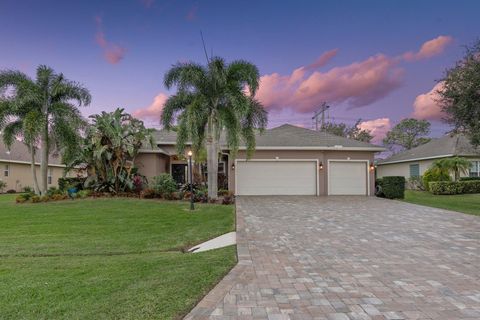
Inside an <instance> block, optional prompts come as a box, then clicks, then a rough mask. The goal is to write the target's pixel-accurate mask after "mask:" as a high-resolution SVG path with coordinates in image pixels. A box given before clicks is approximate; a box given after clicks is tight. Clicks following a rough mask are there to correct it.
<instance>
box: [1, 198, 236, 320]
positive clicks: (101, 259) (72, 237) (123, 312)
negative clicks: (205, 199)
mask: <svg viewBox="0 0 480 320" xmlns="http://www.w3.org/2000/svg"><path fill="white" fill-rule="evenodd" d="M197 208H198V210H196V211H195V213H190V212H189V211H188V204H185V203H179V202H161V201H154V200H151V201H150V200H137V199H96V200H94V199H89V200H76V201H68V200H67V201H60V202H52V203H42V204H20V205H17V204H14V196H12V195H2V196H0V221H1V223H0V243H1V245H0V310H2V311H1V316H0V318H8V319H17V318H23V319H25V318H27V319H32V318H34V319H59V318H62V319H66V318H67V319H70V318H71V319H92V318H103V319H105V318H106V319H176V318H179V317H181V316H182V315H184V314H186V313H187V312H188V311H189V310H190V309H191V308H192V307H193V306H194V305H195V303H196V302H197V301H198V300H199V299H200V298H201V297H202V296H203V295H204V294H206V293H207V292H208V291H209V290H210V289H211V288H212V287H213V286H214V285H215V284H216V283H217V282H218V281H219V280H220V279H221V278H222V277H223V276H224V275H225V274H226V273H227V272H228V271H229V270H230V269H231V268H232V267H233V265H234V264H235V263H236V255H235V247H234V246H231V247H227V248H223V249H218V250H212V251H208V252H204V253H198V254H184V253H182V251H181V250H182V249H184V248H186V247H189V246H190V245H193V244H196V243H199V242H202V241H205V240H208V239H210V238H213V237H215V236H218V235H220V234H223V233H226V232H229V231H232V230H234V214H233V207H232V206H221V205H198V206H197Z"/></svg>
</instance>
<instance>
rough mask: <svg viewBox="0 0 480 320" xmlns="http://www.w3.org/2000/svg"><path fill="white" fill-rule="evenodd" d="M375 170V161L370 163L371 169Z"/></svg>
mask: <svg viewBox="0 0 480 320" xmlns="http://www.w3.org/2000/svg"><path fill="white" fill-rule="evenodd" d="M373 170H375V165H374V164H373V163H371V164H370V171H373Z"/></svg>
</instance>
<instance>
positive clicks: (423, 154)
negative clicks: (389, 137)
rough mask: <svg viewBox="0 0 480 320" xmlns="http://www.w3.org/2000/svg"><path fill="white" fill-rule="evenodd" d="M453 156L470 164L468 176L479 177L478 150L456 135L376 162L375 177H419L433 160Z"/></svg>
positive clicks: (479, 160) (479, 158)
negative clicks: (468, 161) (466, 160)
mask: <svg viewBox="0 0 480 320" xmlns="http://www.w3.org/2000/svg"><path fill="white" fill-rule="evenodd" d="M455 156H458V157H465V158H468V159H469V160H470V161H471V162H472V166H471V168H470V170H469V172H468V175H469V176H471V177H479V176H480V148H474V147H473V146H472V145H471V144H470V142H469V140H468V138H467V137H466V136H464V135H462V134H458V135H445V136H443V137H441V138H438V139H433V140H431V141H430V142H428V143H425V144H423V145H421V146H418V147H416V148H413V149H410V150H406V151H403V152H400V153H397V154H394V155H393V156H391V157H390V158H388V159H385V160H380V161H378V163H377V177H378V178H381V177H385V176H404V177H405V179H408V178H411V177H419V176H421V175H423V173H424V172H425V171H426V170H427V169H428V168H429V167H430V166H431V165H432V163H433V162H434V161H435V160H438V159H443V158H450V157H455ZM463 175H465V174H463Z"/></svg>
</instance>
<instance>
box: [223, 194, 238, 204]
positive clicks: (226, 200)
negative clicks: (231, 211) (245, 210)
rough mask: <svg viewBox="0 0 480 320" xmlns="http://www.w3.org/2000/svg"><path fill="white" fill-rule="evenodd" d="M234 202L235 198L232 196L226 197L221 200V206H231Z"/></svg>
mask: <svg viewBox="0 0 480 320" xmlns="http://www.w3.org/2000/svg"><path fill="white" fill-rule="evenodd" d="M234 202H235V198H234V196H233V195H230V194H228V195H226V196H224V197H223V199H222V204H233V203H234Z"/></svg>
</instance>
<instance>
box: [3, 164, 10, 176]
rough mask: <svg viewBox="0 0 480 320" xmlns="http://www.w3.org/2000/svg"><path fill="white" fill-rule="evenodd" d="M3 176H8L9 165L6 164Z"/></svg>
mask: <svg viewBox="0 0 480 320" xmlns="http://www.w3.org/2000/svg"><path fill="white" fill-rule="evenodd" d="M3 176H4V177H8V176H10V165H8V164H6V165H5V167H4V169H3Z"/></svg>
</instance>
